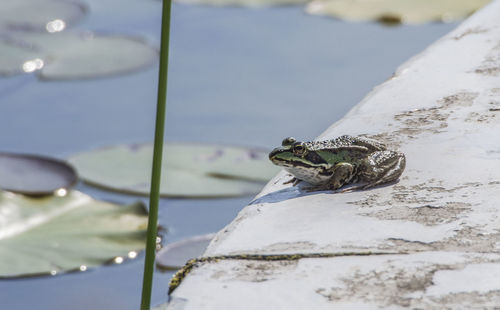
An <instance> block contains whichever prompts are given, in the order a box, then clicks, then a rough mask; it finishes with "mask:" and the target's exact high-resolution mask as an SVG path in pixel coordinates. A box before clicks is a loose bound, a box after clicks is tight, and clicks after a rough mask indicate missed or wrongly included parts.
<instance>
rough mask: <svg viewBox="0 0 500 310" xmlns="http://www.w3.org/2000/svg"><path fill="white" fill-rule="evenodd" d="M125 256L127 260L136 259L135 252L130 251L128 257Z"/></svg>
mask: <svg viewBox="0 0 500 310" xmlns="http://www.w3.org/2000/svg"><path fill="white" fill-rule="evenodd" d="M127 256H128V258H130V259H134V258H136V257H137V252H136V251H130V252H128V255H127Z"/></svg>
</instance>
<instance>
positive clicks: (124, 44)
mask: <svg viewBox="0 0 500 310" xmlns="http://www.w3.org/2000/svg"><path fill="white" fill-rule="evenodd" d="M0 54H1V55H2V59H1V60H0V74H3V75H9V74H14V73H21V72H37V73H38V76H39V77H40V78H42V79H45V80H74V79H90V78H98V77H105V76H110V75H116V74H124V73H129V72H134V71H137V70H139V69H142V68H145V67H147V66H150V65H152V64H154V63H155V62H156V60H157V58H158V51H157V50H156V49H155V48H153V47H151V46H149V45H147V44H146V43H145V42H143V41H141V40H140V39H138V38H134V37H125V36H113V35H97V34H94V33H91V32H88V33H72V32H63V33H55V34H47V33H37V32H24V31H14V32H9V33H8V36H7V37H6V38H4V39H3V40H2V41H0Z"/></svg>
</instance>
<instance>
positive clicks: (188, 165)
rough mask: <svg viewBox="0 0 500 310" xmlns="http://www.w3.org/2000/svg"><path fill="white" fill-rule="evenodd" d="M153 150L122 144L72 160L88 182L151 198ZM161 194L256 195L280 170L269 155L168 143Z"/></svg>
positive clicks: (77, 156) (215, 147) (235, 148)
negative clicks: (270, 159) (271, 161)
mask: <svg viewBox="0 0 500 310" xmlns="http://www.w3.org/2000/svg"><path fill="white" fill-rule="evenodd" d="M152 154H153V146H152V145H150V144H144V145H119V146H114V147H109V148H103V149H99V150H95V151H93V152H88V153H82V154H77V155H75V156H73V157H71V158H70V159H69V162H70V163H72V164H73V165H74V166H75V167H76V169H77V171H78V173H79V174H80V176H81V177H82V178H83V180H84V181H86V182H88V183H90V184H94V185H96V186H100V187H104V188H108V189H112V190H117V191H121V192H129V193H135V194H143V195H147V194H148V193H149V190H150V178H151V177H150V174H151V161H152ZM163 155H164V156H163V161H162V169H163V173H162V180H161V187H160V193H161V195H163V196H177V197H221V196H222V197H223V196H239V195H245V194H251V193H256V192H258V191H259V190H260V188H261V187H262V185H263V184H262V183H263V182H266V181H267V180H269V179H270V178H271V177H272V176H273V175H274V174H275V173H276V172H277V171H278V168H276V167H275V166H273V165H272V164H271V163H270V162H269V160H268V159H267V153H266V152H263V151H260V150H255V149H247V148H238V147H228V146H214V145H197V144H176V143H169V144H166V145H165V147H164V150H163Z"/></svg>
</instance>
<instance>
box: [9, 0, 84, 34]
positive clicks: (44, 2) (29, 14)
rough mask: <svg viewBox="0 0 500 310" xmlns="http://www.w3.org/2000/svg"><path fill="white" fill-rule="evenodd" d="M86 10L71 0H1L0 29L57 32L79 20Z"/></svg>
mask: <svg viewBox="0 0 500 310" xmlns="http://www.w3.org/2000/svg"><path fill="white" fill-rule="evenodd" d="M86 11H87V9H86V7H85V5H83V4H82V3H78V2H76V1H73V0H72V1H64V0H11V1H2V5H1V8H0V29H1V28H4V29H24V30H42V29H45V30H46V31H48V32H58V31H62V30H64V29H65V28H66V26H67V25H69V24H73V23H75V22H77V21H78V20H80V19H81V18H82V17H83V16H84V15H85V13H86Z"/></svg>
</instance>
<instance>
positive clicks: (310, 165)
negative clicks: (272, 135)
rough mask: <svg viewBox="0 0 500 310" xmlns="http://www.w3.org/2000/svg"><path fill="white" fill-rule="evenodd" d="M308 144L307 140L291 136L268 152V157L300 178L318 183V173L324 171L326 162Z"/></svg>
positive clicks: (326, 165)
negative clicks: (298, 139) (299, 139)
mask: <svg viewBox="0 0 500 310" xmlns="http://www.w3.org/2000/svg"><path fill="white" fill-rule="evenodd" d="M309 145H310V143H309V142H300V141H297V140H295V139H294V138H292V137H288V138H285V139H283V142H282V143H281V146H280V147H277V148H275V149H274V150H273V151H272V152H271V153H269V159H270V160H271V161H272V162H273V164H275V165H277V166H281V167H284V168H285V170H287V171H288V172H290V173H291V174H293V175H294V176H295V177H296V178H298V179H300V180H304V181H306V182H309V183H312V184H314V183H318V182H320V180H319V178H321V177H320V175H323V174H325V173H326V171H325V170H326V168H327V167H328V164H327V162H326V161H325V160H324V159H323V158H322V157H321V156H319V155H318V153H317V151H316V150H313V149H311V148H310V147H309Z"/></svg>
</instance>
